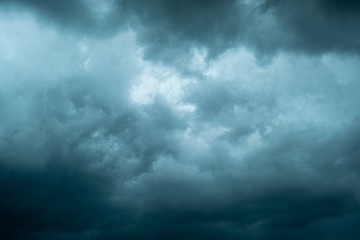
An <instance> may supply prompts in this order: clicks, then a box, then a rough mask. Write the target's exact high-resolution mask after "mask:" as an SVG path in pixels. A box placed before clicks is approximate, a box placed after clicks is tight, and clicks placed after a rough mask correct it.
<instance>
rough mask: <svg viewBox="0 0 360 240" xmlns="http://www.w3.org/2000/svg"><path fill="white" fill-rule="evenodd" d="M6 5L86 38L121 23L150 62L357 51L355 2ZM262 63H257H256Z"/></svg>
mask: <svg viewBox="0 0 360 240" xmlns="http://www.w3.org/2000/svg"><path fill="white" fill-rule="evenodd" d="M1 3H2V5H4V3H5V6H12V7H15V8H16V7H17V6H22V7H27V8H30V9H33V10H35V11H36V12H37V13H39V14H40V16H42V19H43V20H44V21H45V22H57V23H60V26H66V27H67V28H70V29H75V30H76V31H81V32H85V33H86V34H90V35H91V36H93V37H101V36H111V35H113V34H114V33H116V32H117V31H119V30H120V29H124V26H128V27H131V28H132V29H133V30H135V32H136V34H137V37H138V41H139V42H141V44H142V45H143V47H145V49H146V52H145V53H146V54H145V56H146V57H147V58H148V59H152V60H155V61H160V62H163V63H164V62H165V63H173V64H177V66H178V67H180V65H183V60H184V59H186V58H188V57H189V53H191V50H192V49H194V48H200V49H201V48H203V49H205V50H206V51H207V57H209V58H212V57H214V56H218V55H219V54H220V53H223V52H224V51H226V50H227V49H229V48H233V47H237V46H241V45H242V46H248V47H251V48H253V49H254V50H255V52H257V53H258V57H259V60H260V62H261V61H262V60H266V59H267V57H268V56H272V55H274V54H276V53H278V52H279V51H295V52H300V53H302V52H305V53H307V54H323V53H328V52H339V53H351V54H358V52H359V42H360V36H359V34H358V32H359V31H357V25H358V24H357V23H358V22H359V20H360V19H359V17H358V16H359V14H358V13H359V6H358V3H357V1H351V0H348V1H336V0H334V1H322V0H317V1H301V2H298V1H282V0H269V1H259V2H255V1H239V0H226V1H213V0H206V1H167V0H156V1H151V2H149V1H143V0H135V1H127V0H121V1H120V0H119V1H107V2H104V5H103V6H102V5H101V4H96V2H93V1H85V0H84V1H61V2H53V1H38V0H37V1H26V0H17V1H7V0H2V1H1ZM261 59H262V60H261Z"/></svg>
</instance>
